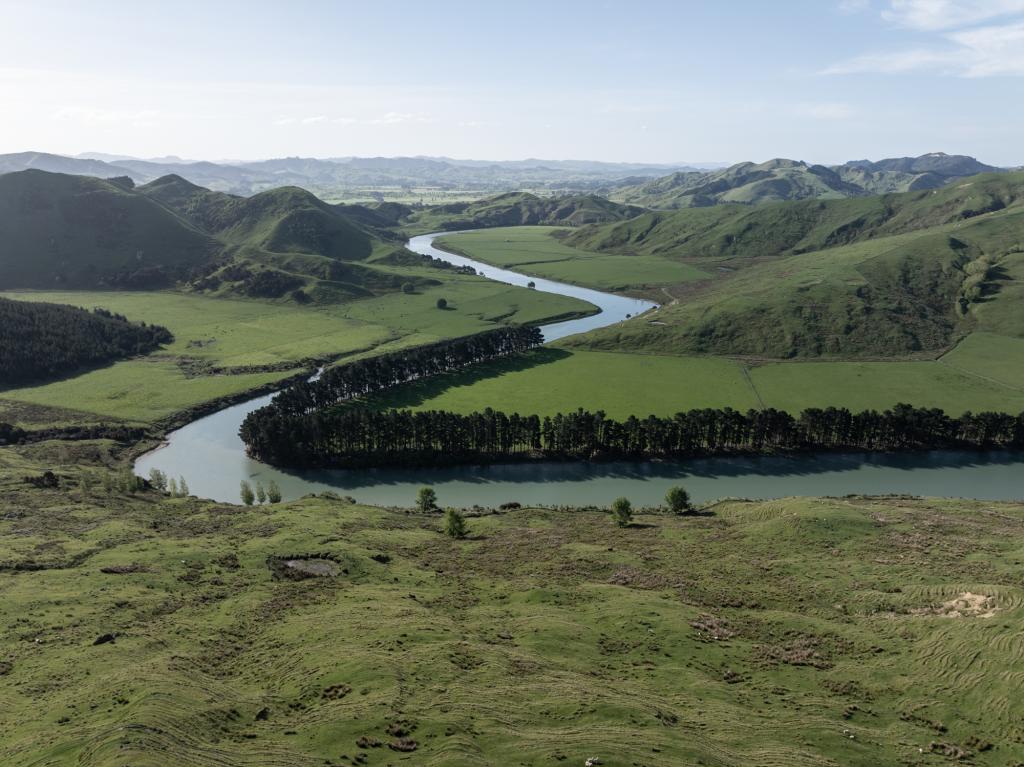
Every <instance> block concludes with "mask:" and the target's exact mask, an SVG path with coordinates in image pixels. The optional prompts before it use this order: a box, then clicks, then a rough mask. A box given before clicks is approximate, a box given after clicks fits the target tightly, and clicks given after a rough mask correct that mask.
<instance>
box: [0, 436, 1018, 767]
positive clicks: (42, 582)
mask: <svg viewBox="0 0 1024 767" xmlns="http://www.w3.org/2000/svg"><path fill="white" fill-rule="evenodd" d="M109 450H110V446H109V445H107V444H106V443H89V442H85V443H77V444H75V445H73V446H65V447H63V448H61V449H60V450H56V449H55V448H54V446H53V445H50V444H40V445H34V446H28V447H23V448H5V449H4V450H3V451H2V452H0V496H2V500H3V505H4V509H5V513H4V515H3V518H2V519H0V571H2V574H3V578H0V699H2V700H3V701H4V705H3V706H2V707H0V762H2V763H4V764H12V765H13V764H18V765H43V764H47V765H77V766H78V767H98V766H99V765H104V766H106V765H111V766H113V765H128V764H131V765H135V766H136V767H156V766H157V765H166V764H179V765H188V766H189V767H213V766H214V765H229V764H230V765H261V767H262V766H266V765H282V767H284V766H285V765H287V766H288V767H295V766H296V765H301V766H303V767H312V766H313V765H333V766H334V767H352V766H354V765H386V764H391V765H398V764H409V765H413V764H416V765H442V764H443V765H493V764H523V765H527V764H530V765H532V764H548V763H562V762H564V763H565V764H578V765H582V764H583V762H584V761H585V760H586V759H588V758H590V757H598V758H600V759H601V760H602V763H603V764H606V765H609V766H611V767H617V766H619V765H631V764H632V765H641V764H642V765H647V766H648V767H662V766H664V767H669V766H670V765H671V766H675V765H680V764H704V765H708V766H709V767H710V766H712V765H718V766H721V767H724V766H725V765H735V764H759V765H780V767H781V766H782V765H786V766H787V767H790V766H792V765H808V766H810V765H844V767H855V766H863V767H875V766H876V765H879V764H915V765H929V764H944V763H948V760H949V759H950V758H957V759H961V760H967V759H969V760H970V763H972V764H978V765H999V767H1004V766H1005V765H1007V764H1015V763H1018V762H1020V761H1021V760H1022V759H1024V746H1022V743H1024V731H1022V729H1021V725H1020V722H1021V717H1022V715H1024V710H1022V708H1021V706H1022V702H1021V699H1020V696H1019V695H1018V694H1017V690H1018V685H1017V679H1018V677H1019V676H1020V675H1021V674H1024V666H1022V661H1021V651H1020V650H1021V647H1020V632H1019V631H1018V630H1017V626H1018V625H1019V623H1020V620H1021V619H1022V610H1024V591H1022V590H1021V586H1020V577H1019V574H1020V567H1021V562H1022V557H1024V548H1022V546H1021V540H1022V539H1024V507H1021V506H1020V505H1019V504H1010V503H979V502H971V501H922V500H906V499H865V498H846V499H830V500H815V499H789V500H781V501H773V502H745V501H734V502H723V503H718V504H713V505H711V506H709V507H708V508H706V509H704V510H702V511H701V512H700V513H699V514H697V515H692V516H681V517H677V516H672V515H667V514H664V513H658V514H653V513H641V514H639V515H638V516H637V517H636V518H635V520H634V524H632V525H631V526H629V527H627V528H624V529H623V528H619V527H616V526H615V524H614V523H613V522H612V520H611V519H610V517H609V515H608V514H607V512H603V511H599V510H593V509H591V510H575V511H570V510H561V511H554V510H550V509H521V510H515V511H511V512H508V513H502V514H497V515H489V516H473V515H470V516H469V517H468V525H469V535H468V538H467V539H466V540H452V539H450V538H447V537H445V536H444V535H442V534H441V533H440V517H439V516H438V515H436V514H420V513H411V514H410V513H408V512H406V511H401V510H388V509H381V508H373V507H363V506H356V505H352V504H350V503H348V502H346V501H344V500H343V499H339V498H329V497H319V498H318V497H307V498H303V499H301V500H298V501H295V502H292V503H288V504H282V505H273V506H257V507H241V506H233V505H230V504H228V505H225V504H217V503H212V502H206V501H201V500H198V499H195V498H176V499H172V498H168V497H166V496H165V495H161V494H159V493H155V492H151V491H136V492H135V493H127V492H125V491H124V490H123V489H118V488H117V487H116V481H117V476H118V475H112V476H113V477H114V479H115V482H114V483H113V484H114V487H113V488H110V489H104V486H105V485H106V486H108V488H109V486H110V485H111V483H110V482H107V480H104V479H103V478H102V477H103V475H105V474H106V472H107V471H108V470H107V469H105V468H104V469H100V468H97V467H101V466H105V465H112V457H111V455H110V453H109ZM44 468H50V469H53V470H54V472H55V475H56V477H57V478H58V480H59V481H60V483H61V485H62V487H61V488H54V489H36V488H33V487H31V486H30V485H29V484H27V482H26V481H25V480H24V479H23V477H25V476H28V477H33V476H40V472H41V471H42V470H43V469H44ZM83 476H86V477H87V478H89V479H90V481H89V482H87V483H83V482H82V481H81V478H82V477H83ZM510 500H512V499H510ZM409 502H410V504H411V503H412V499H411V498H410V501H409ZM954 689H955V690H956V691H957V692H956V693H955V694H952V693H951V691H952V690H954Z"/></svg>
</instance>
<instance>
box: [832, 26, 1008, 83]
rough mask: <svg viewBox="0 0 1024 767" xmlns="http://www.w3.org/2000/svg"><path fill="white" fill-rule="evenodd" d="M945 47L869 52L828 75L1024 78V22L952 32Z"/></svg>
mask: <svg viewBox="0 0 1024 767" xmlns="http://www.w3.org/2000/svg"><path fill="white" fill-rule="evenodd" d="M942 37H943V39H944V40H945V43H944V44H943V45H942V46H941V47H938V46H936V47H932V48H912V49H910V50H906V51H897V52H881V53H869V54H865V55H863V56H857V57H855V58H853V59H849V60H847V61H842V62H839V63H838V64H834V65H833V66H831V67H829V68H828V69H826V70H825V72H824V74H830V75H846V74H863V73H880V74H902V73H908V72H936V73H939V74H945V75H952V76H956V77H993V76H1000V75H1002V76H1018V77H1020V76H1024V22H1020V23H1016V24H1007V25H1003V26H989V27H978V28H975V29H968V30H963V31H960V32H950V33H946V34H944V35H943V36H942Z"/></svg>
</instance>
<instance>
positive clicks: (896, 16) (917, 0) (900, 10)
mask: <svg viewBox="0 0 1024 767" xmlns="http://www.w3.org/2000/svg"><path fill="white" fill-rule="evenodd" d="M1021 13H1024V0H891V2H890V7H889V8H888V9H887V10H885V11H882V18H884V19H885V20H886V21H890V22H892V23H894V24H898V25H900V26H903V27H908V28H910V29H917V30H921V31H925V32H935V31H939V30H944V29H958V28H962V27H967V26H971V25H974V24H981V23H983V22H986V21H991V20H992V19H996V18H999V17H1002V16H1013V15H1016V14H1021Z"/></svg>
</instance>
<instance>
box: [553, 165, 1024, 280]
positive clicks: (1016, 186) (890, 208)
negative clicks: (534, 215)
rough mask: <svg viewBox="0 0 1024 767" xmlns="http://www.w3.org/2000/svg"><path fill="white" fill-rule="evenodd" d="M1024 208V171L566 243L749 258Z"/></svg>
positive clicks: (699, 215)
mask: <svg viewBox="0 0 1024 767" xmlns="http://www.w3.org/2000/svg"><path fill="white" fill-rule="evenodd" d="M1021 206H1024V173H999V174H984V175H980V176H975V177H972V178H970V179H965V180H963V181H961V182H959V183H957V184H952V185H949V186H945V187H943V188H941V189H936V190H930V191H923V192H911V193H903V194H892V195H882V196H875V197H865V198H857V199H846V200H803V201H798V202H789V203H779V204H774V205H761V206H756V207H748V206H738V205H736V206H734V205H720V206H716V207H713V208H702V209H690V210H680V211H660V212H655V211H650V212H647V213H644V214H643V215H640V216H637V217H636V218H633V219H630V220H629V221H625V222H621V223H617V224H607V225H602V226H590V227H586V228H583V229H580V230H579V231H577V232H574V233H573V234H572V235H571V236H570V237H568V238H567V240H566V243H567V244H569V245H572V246H573V247H577V248H581V249H583V250H591V251H600V252H612V253H625V254H645V255H661V256H664V257H667V258H673V259H677V258H679V259H711V260H716V261H718V260H728V259H737V260H741V261H750V260H756V259H762V258H768V257H777V256H783V255H793V254H799V253H806V252H809V251H813V250H822V249H825V248H831V247H837V246H840V245H848V244H853V243H857V242H864V241H867V240H871V239H875V238H878V237H886V236H890V235H895V234H904V233H907V232H918V231H923V230H927V229H929V228H933V227H938V226H945V225H951V224H953V225H955V224H958V223H961V222H967V221H970V220H973V219H976V218H977V217H979V216H982V215H984V214H987V213H994V212H997V211H1003V210H1008V209H1016V208H1019V207H1021Z"/></svg>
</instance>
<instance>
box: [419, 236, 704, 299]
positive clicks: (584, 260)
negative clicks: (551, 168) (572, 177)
mask: <svg viewBox="0 0 1024 767" xmlns="http://www.w3.org/2000/svg"><path fill="white" fill-rule="evenodd" d="M567 231H568V230H565V229H559V228H558V227H551V226H515V227H503V228H499V229H484V230H481V231H476V232H463V233H460V234H453V235H448V236H446V237H441V238H439V239H437V240H435V242H434V244H435V245H436V246H438V247H440V248H443V249H447V250H451V251H452V252H455V253H461V254H464V255H466V256H468V257H470V258H475V259H477V260H478V261H483V262H484V263H488V264H492V265H494V266H500V267H503V268H506V269H512V270H514V271H517V272H520V273H522V274H529V275H534V276H537V277H546V278H548V279H551V280H558V281H559V282H569V283H574V284H577V285H584V286H586V287H590V288H597V289H599V290H611V291H616V290H637V289H643V288H650V287H657V286H661V285H676V284H679V283H682V282H689V281H692V280H700V279H706V278H708V277H710V276H711V275H710V274H708V273H707V272H704V271H702V270H700V269H698V268H697V267H695V266H691V265H689V264H684V263H681V262H678V261H670V260H669V259H666V258H662V257H660V256H651V255H642V256H640V255H630V256H623V255H613V254H608V253H593V252H589V251H586V250H580V249H578V248H573V247H570V246H568V245H565V244H563V243H562V242H560V241H559V240H558V239H557V238H555V237H553V236H552V234H553V233H556V232H567Z"/></svg>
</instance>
